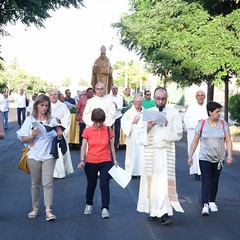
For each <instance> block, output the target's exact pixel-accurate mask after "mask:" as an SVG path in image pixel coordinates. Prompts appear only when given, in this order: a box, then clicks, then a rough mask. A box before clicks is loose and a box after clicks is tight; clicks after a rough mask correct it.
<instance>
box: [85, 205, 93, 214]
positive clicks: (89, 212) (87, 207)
mask: <svg viewBox="0 0 240 240" xmlns="http://www.w3.org/2000/svg"><path fill="white" fill-rule="evenodd" d="M84 214H85V215H91V214H92V205H86V207H85V210H84Z"/></svg>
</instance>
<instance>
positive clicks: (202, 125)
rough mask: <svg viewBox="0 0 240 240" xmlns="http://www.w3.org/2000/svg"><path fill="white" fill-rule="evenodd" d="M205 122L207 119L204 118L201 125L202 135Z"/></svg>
mask: <svg viewBox="0 0 240 240" xmlns="http://www.w3.org/2000/svg"><path fill="white" fill-rule="evenodd" d="M204 124H205V120H202V124H201V127H200V136H201V135H202V131H203V127H204Z"/></svg>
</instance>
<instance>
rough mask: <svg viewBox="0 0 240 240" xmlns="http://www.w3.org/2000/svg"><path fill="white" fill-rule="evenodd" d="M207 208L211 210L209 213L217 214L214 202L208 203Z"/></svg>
mask: <svg viewBox="0 0 240 240" xmlns="http://www.w3.org/2000/svg"><path fill="white" fill-rule="evenodd" d="M209 208H210V209H211V212H217V211H218V207H217V205H216V203H215V202H209Z"/></svg>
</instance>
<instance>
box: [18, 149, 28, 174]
mask: <svg viewBox="0 0 240 240" xmlns="http://www.w3.org/2000/svg"><path fill="white" fill-rule="evenodd" d="M29 150H30V148H28V147H26V148H24V149H23V150H22V152H23V153H22V158H21V160H20V162H19V164H18V168H19V169H21V170H23V171H24V172H25V173H27V174H29V173H30V171H29V168H28V166H27V153H28V152H29Z"/></svg>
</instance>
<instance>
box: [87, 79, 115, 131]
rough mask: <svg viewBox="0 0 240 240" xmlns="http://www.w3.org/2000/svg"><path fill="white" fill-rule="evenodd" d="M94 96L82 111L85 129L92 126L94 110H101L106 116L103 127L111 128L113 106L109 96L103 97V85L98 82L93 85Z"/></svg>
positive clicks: (113, 113) (113, 115) (113, 117)
mask: <svg viewBox="0 0 240 240" xmlns="http://www.w3.org/2000/svg"><path fill="white" fill-rule="evenodd" d="M95 93H96V95H95V96H94V97H93V98H91V99H89V100H88V101H87V104H86V107H85V109H84V111H83V121H84V122H85V124H86V127H90V126H92V125H93V122H92V120H91V116H92V110H93V109H94V108H101V109H102V110H103V111H104V112H105V114H106V120H105V125H106V126H112V125H113V124H114V121H115V110H116V108H115V105H114V103H113V102H112V99H111V98H110V96H109V95H105V85H104V84H103V83H102V82H98V83H97V84H96V85H95Z"/></svg>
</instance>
